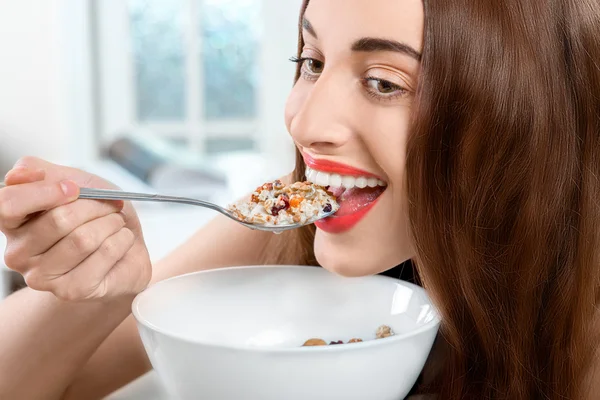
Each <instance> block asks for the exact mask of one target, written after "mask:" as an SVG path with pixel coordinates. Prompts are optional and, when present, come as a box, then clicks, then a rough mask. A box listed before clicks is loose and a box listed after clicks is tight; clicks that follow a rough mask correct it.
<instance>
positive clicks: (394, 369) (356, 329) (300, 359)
mask: <svg viewBox="0 0 600 400" xmlns="http://www.w3.org/2000/svg"><path fill="white" fill-rule="evenodd" d="M133 314H134V316H135V318H136V320H137V322H138V327H139V330H140V334H141V338H142V341H143V343H144V346H145V348H146V351H147V353H148V356H149V357H150V361H151V362H152V365H153V367H154V369H155V370H156V371H157V373H158V375H159V376H160V379H161V380H162V383H163V384H164V385H165V388H166V390H167V391H168V392H169V394H170V396H171V397H170V398H173V399H185V400H200V399H205V400H321V399H323V400H334V399H343V400H354V399H356V400H388V399H389V400H399V399H403V398H404V397H405V396H406V394H407V393H408V391H409V390H410V388H411V387H412V386H413V384H414V383H415V381H416V379H417V377H418V376H419V374H420V371H421V370H422V368H423V365H424V363H425V360H426V359H427V356H428V354H429V352H430V350H431V347H432V344H433V341H434V338H435V336H436V334H437V331H438V326H439V318H438V314H437V313H436V311H435V309H434V307H433V306H432V304H431V302H430V300H429V298H428V296H427V295H426V293H425V291H424V290H423V289H421V288H420V287H418V286H415V285H412V284H410V283H407V282H403V281H399V280H396V279H392V278H387V277H383V276H370V277H363V278H343V277H340V276H337V275H334V274H332V273H330V272H327V271H326V270H324V269H322V268H313V267H300V266H261V267H238V268H226V269H219V270H213V271H206V272H198V273H193V274H188V275H183V276H179V277H176V278H172V279H169V280H166V281H163V282H160V283H157V284H155V285H153V286H151V287H150V288H148V289H147V290H146V291H144V292H142V293H141V294H139V295H138V296H137V298H136V299H135V301H134V302H133ZM383 324H385V325H388V326H390V327H391V328H392V329H393V330H394V331H395V333H396V335H395V336H392V337H389V338H385V339H377V340H374V339H375V331H376V329H377V327H379V326H380V325H383ZM309 338H322V339H324V340H325V341H327V342H328V343H329V342H330V341H334V340H343V341H344V342H347V341H348V340H350V339H351V338H361V339H363V340H364V342H362V343H351V344H343V345H333V346H321V347H301V346H302V344H303V343H304V342H305V341H306V340H307V339H309Z"/></svg>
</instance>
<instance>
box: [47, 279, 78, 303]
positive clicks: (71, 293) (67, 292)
mask: <svg viewBox="0 0 600 400" xmlns="http://www.w3.org/2000/svg"><path fill="white" fill-rule="evenodd" d="M52 293H54V295H55V296H56V297H58V298H59V299H60V300H63V301H68V302H72V301H79V300H83V299H85V298H86V295H85V291H84V290H82V289H81V287H80V286H78V285H75V284H72V283H71V284H66V285H61V286H57V287H56V288H55V289H54V290H53V291H52Z"/></svg>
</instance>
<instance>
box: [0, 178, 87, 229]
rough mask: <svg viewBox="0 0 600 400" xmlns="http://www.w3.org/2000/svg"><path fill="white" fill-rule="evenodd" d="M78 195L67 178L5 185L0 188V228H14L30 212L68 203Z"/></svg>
mask: <svg viewBox="0 0 600 400" xmlns="http://www.w3.org/2000/svg"><path fill="white" fill-rule="evenodd" d="M78 196H79V187H78V186H77V185H76V184H75V183H74V182H72V181H68V180H65V181H62V182H46V181H36V182H31V183H24V184H18V185H13V186H7V187H5V188H3V189H1V190H0V229H2V230H11V229H16V228H18V227H19V226H21V225H23V224H24V223H25V221H26V220H27V219H28V217H29V216H30V215H31V214H34V213H38V212H40V211H46V210H49V209H52V208H55V207H58V206H60V205H63V204H67V203H70V202H72V201H74V200H76V199H77V197H78Z"/></svg>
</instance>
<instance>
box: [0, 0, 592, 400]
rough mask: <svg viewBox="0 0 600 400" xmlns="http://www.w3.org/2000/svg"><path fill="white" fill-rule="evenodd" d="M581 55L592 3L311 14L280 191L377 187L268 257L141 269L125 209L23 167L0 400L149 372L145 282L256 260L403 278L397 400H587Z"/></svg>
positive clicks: (584, 65) (217, 234)
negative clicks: (330, 183)
mask: <svg viewBox="0 0 600 400" xmlns="http://www.w3.org/2000/svg"><path fill="white" fill-rule="evenodd" d="M307 3H308V2H307ZM598 43H600V4H599V3H598V1H597V0H563V1H549V0H546V1H545V0H505V1H502V2H474V1H466V0H453V1H427V0H425V1H423V2H421V1H417V0H403V1H399V0H370V1H369V2H365V1H363V0H312V1H310V3H308V4H305V5H304V6H303V8H302V15H301V34H300V43H299V51H298V55H297V58H295V59H294V61H296V62H298V64H299V68H298V76H297V81H296V84H295V86H294V87H293V89H292V91H291V94H290V97H289V101H288V104H287V108H286V116H285V117H286V123H287V127H288V130H289V133H290V134H291V136H292V138H293V139H294V141H295V143H296V144H297V147H298V161H297V166H296V170H295V172H294V174H293V176H292V177H291V178H292V179H293V180H301V179H303V178H304V175H305V166H306V164H308V166H309V167H311V169H312V170H314V171H317V172H309V174H308V175H309V178H312V179H317V180H320V181H321V182H324V180H326V179H327V180H332V179H333V180H335V179H338V178H337V177H335V176H333V175H334V174H335V173H337V174H341V175H346V176H347V178H346V183H348V185H347V186H351V185H350V184H349V183H356V179H358V177H361V176H362V177H365V178H366V177H377V179H379V180H381V181H383V182H384V185H383V186H379V187H377V188H373V189H362V190H361V189H358V188H356V187H354V188H351V189H348V190H346V191H345V192H344V193H340V195H341V203H342V208H341V209H340V211H339V213H338V214H337V216H336V217H335V218H332V219H330V220H327V221H324V222H322V223H320V224H317V227H316V229H315V228H314V227H311V228H306V229H304V230H297V231H293V232H290V233H288V234H286V235H281V237H279V236H277V237H276V236H274V235H270V234H265V233H258V232H255V231H250V230H247V229H245V228H243V227H240V226H238V225H236V224H235V223H231V222H228V221H226V220H225V219H223V218H217V219H215V221H213V222H212V223H210V224H209V225H208V226H207V227H206V228H204V229H202V230H201V231H200V232H199V233H198V234H197V235H195V236H194V237H192V238H190V240H189V241H188V242H187V243H185V244H184V245H182V246H181V247H180V248H178V249H177V250H176V251H174V252H173V254H171V255H170V256H168V257H167V258H166V259H164V260H163V261H161V262H160V263H159V264H157V265H155V266H154V267H151V265H150V261H149V258H148V254H147V251H146V248H145V245H144V239H143V235H142V232H141V229H140V225H139V223H138V220H137V217H136V216H135V212H134V210H133V208H132V207H131V205H129V204H122V203H114V202H113V203H108V202H104V203H102V202H96V201H81V200H77V201H75V200H74V199H75V198H76V196H77V190H78V189H77V185H81V186H94V187H110V185H109V184H108V183H106V182H104V181H103V180H101V179H99V178H97V177H94V176H90V175H88V174H86V173H84V172H81V171H77V170H73V169H69V168H65V167H61V166H57V165H52V164H49V163H46V162H44V161H41V160H37V159H32V158H26V159H23V160H21V161H20V162H19V163H18V164H17V166H16V168H15V169H13V170H12V171H11V172H10V173H9V174H8V176H7V177H6V182H7V183H8V184H9V186H8V187H7V188H5V189H2V190H0V225H1V227H2V231H3V232H4V233H5V234H6V236H7V238H8V249H7V254H6V261H7V264H8V265H9V266H10V267H11V268H13V269H15V270H17V271H19V272H21V273H22V274H23V275H24V277H25V279H26V281H27V283H28V285H29V286H30V289H25V290H23V291H20V292H18V293H16V294H15V295H13V296H12V297H10V298H9V299H8V300H7V301H5V302H4V303H3V304H1V305H0V321H2V322H1V323H2V324H4V326H2V341H0V398H11V399H18V398H23V399H36V398H43V399H50V398H66V399H82V398H85V399H92V398H98V397H101V396H102V395H105V394H107V393H109V392H111V391H113V390H114V389H116V388H118V387H120V386H122V385H124V384H125V383H127V382H129V381H131V380H133V379H134V378H136V377H137V376H139V375H141V374H143V373H144V372H146V371H148V370H149V368H150V365H149V363H148V360H147V358H146V356H145V354H144V350H143V348H142V346H141V344H140V340H139V338H138V335H137V331H136V328H135V325H134V323H133V320H132V317H131V316H130V315H129V314H130V303H131V299H132V298H133V296H134V295H135V294H136V293H138V292H139V291H141V290H143V289H144V288H145V287H146V286H147V284H148V283H149V281H150V277H151V276H152V282H156V281H159V280H161V279H165V278H167V277H170V276H174V275H177V274H182V273H186V272H191V271H194V270H197V269H206V268H218V267H223V266H230V265H239V264H246V265H247V264H260V263H263V262H274V261H277V262H284V263H301V264H314V263H317V262H318V263H319V264H320V265H322V266H323V267H325V268H327V269H329V270H331V271H334V272H336V273H339V274H342V275H348V276H357V275H367V274H376V273H381V272H384V271H386V270H390V269H391V268H392V267H394V266H395V265H399V264H402V263H403V262H405V261H407V260H413V261H414V264H415V266H416V270H417V272H418V275H419V280H420V282H421V283H422V284H423V285H424V286H425V287H426V288H427V289H428V290H429V292H430V294H431V296H432V298H433V299H434V301H435V303H436V305H437V306H438V308H439V310H440V312H441V314H442V317H443V324H442V329H441V332H442V337H443V339H444V342H441V343H440V346H439V349H436V350H435V351H434V353H433V355H432V360H431V362H430V363H429V365H428V366H426V369H425V377H426V378H427V379H425V380H424V381H423V382H422V384H421V385H419V387H417V388H416V390H415V393H417V392H418V393H437V394H439V395H440V396H439V398H442V399H456V400H458V399H487V398H489V399H517V400H518V399H522V400H528V399H590V400H591V399H595V398H598V396H600V387H598V386H599V385H598V382H600V368H599V364H600V362H599V359H600V357H599V356H600V355H599V354H598V343H599V342H598V336H599V334H600V323H599V322H598V321H599V311H598V304H599V301H600V290H599V288H600V232H599V231H598V228H597V225H598V224H599V223H600V203H599V202H598V200H597V199H598V196H599V195H600V181H599V179H600V178H599V177H600V115H599V112H600V111H599V110H600V98H599V97H598V94H599V93H600V65H599V63H600V45H599V44H598ZM319 171H320V174H319ZM319 175H320V176H319ZM352 179H354V181H352ZM361 186H362V185H361ZM44 211H46V212H44ZM208 238H210V240H208ZM313 241H314V246H313ZM284 243H285V245H284ZM232 244H234V245H233V246H232ZM231 249H235V250H234V251H232V250H231ZM388 273H389V272H388ZM8 321H10V323H9V322H8ZM436 356H437V357H436ZM436 360H437V361H440V362H441V365H440V367H439V368H433V361H436ZM594 385H595V387H594Z"/></svg>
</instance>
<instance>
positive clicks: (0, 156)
mask: <svg viewBox="0 0 600 400" xmlns="http://www.w3.org/2000/svg"><path fill="white" fill-rule="evenodd" d="M87 2H88V0H0V171H3V170H4V171H5V170H6V169H7V168H9V167H10V166H11V165H12V164H13V163H14V162H15V161H16V160H17V159H18V158H19V157H21V156H24V155H35V156H38V157H42V158H46V159H51V160H56V161H65V162H69V161H71V160H72V159H75V161H78V160H77V158H78V157H72V156H75V155H81V156H83V155H84V154H85V155H89V154H88V153H89V150H90V147H89V141H90V140H91V139H92V137H93V136H91V135H90V133H91V131H90V130H91V129H92V127H93V126H92V125H91V123H92V122H93V119H90V118H89V113H90V111H91V109H90V102H91V98H89V95H90V92H89V90H90V88H89V87H87V86H86V84H85V83H83V84H81V82H85V81H84V80H83V78H85V75H86V74H88V73H89V65H87V64H86V59H87V57H88V56H89V54H88V53H87V52H88V51H89V49H88V48H87V47H86V46H85V41H86V40H87V37H86V36H85V30H86V29H87V19H86V12H87V8H86V7H87V6H88V4H87ZM82 33H83V34H82Z"/></svg>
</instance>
